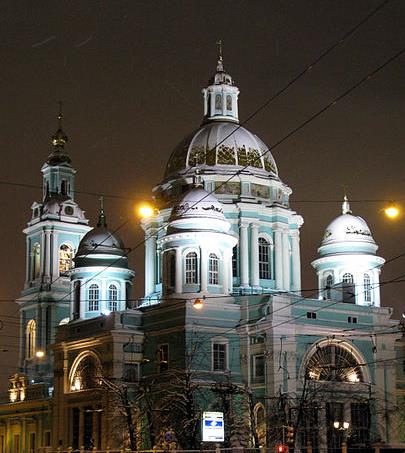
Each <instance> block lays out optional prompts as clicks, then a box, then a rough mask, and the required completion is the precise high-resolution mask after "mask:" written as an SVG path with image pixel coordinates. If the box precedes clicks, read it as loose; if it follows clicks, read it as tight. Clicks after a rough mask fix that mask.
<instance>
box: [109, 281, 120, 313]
mask: <svg viewBox="0 0 405 453" xmlns="http://www.w3.org/2000/svg"><path fill="white" fill-rule="evenodd" d="M108 302H109V310H110V311H117V309H118V289H117V287H116V286H115V285H110V286H109V287H108Z"/></svg>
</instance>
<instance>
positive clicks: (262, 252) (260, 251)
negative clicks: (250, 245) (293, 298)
mask: <svg viewBox="0 0 405 453" xmlns="http://www.w3.org/2000/svg"><path fill="white" fill-rule="evenodd" d="M266 256H267V259H265V258H266ZM257 261H258V264H259V279H260V280H271V279H272V243H271V241H270V240H269V239H267V238H266V237H263V236H259V238H258V239H257Z"/></svg>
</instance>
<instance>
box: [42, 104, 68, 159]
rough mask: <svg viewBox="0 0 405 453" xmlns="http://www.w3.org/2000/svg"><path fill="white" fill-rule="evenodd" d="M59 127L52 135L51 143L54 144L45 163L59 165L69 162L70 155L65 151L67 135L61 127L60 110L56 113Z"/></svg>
mask: <svg viewBox="0 0 405 453" xmlns="http://www.w3.org/2000/svg"><path fill="white" fill-rule="evenodd" d="M58 121H59V127H58V130H57V131H56V132H55V133H54V134H53V135H52V137H51V140H52V145H53V146H54V149H53V151H52V152H51V154H50V155H49V157H48V160H47V164H49V165H61V164H68V165H69V164H70V163H71V159H70V156H69V155H68V154H67V153H66V151H65V149H64V148H65V145H66V143H67V142H68V141H69V139H68V136H67V135H66V134H65V132H64V131H63V129H62V111H60V112H59V115H58Z"/></svg>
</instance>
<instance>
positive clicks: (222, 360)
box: [212, 343, 227, 371]
mask: <svg viewBox="0 0 405 453" xmlns="http://www.w3.org/2000/svg"><path fill="white" fill-rule="evenodd" d="M226 353H227V344H226V343H213V344H212V369H213V370H214V371H225V370H226V369H227V366H226V365H227V363H226V361H227V357H226V356H227V354H226Z"/></svg>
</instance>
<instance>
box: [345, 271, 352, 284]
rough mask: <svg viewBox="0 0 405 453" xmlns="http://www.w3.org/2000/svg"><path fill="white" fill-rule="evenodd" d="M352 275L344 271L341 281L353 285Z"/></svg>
mask: <svg viewBox="0 0 405 453" xmlns="http://www.w3.org/2000/svg"><path fill="white" fill-rule="evenodd" d="M353 281H354V280H353V275H352V274H349V273H346V274H344V275H343V283H345V284H347V285H353Z"/></svg>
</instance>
